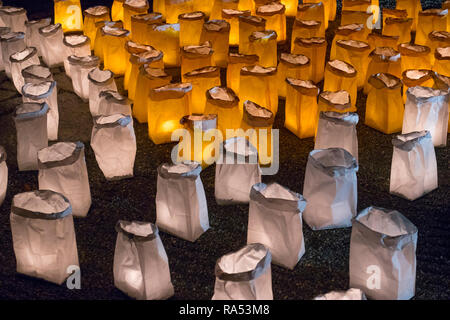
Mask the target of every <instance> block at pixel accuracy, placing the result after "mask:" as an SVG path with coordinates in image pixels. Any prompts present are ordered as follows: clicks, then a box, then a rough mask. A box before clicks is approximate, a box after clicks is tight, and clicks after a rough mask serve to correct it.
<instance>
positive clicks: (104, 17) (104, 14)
mask: <svg viewBox="0 0 450 320" xmlns="http://www.w3.org/2000/svg"><path fill="white" fill-rule="evenodd" d="M109 20H111V19H110V18H109V8H108V7H105V6H96V7H91V8H88V9H86V10H84V24H83V33H84V34H85V35H86V36H87V37H89V39H90V40H91V50H92V49H94V44H95V36H96V34H97V28H96V27H95V23H96V22H99V21H109Z"/></svg>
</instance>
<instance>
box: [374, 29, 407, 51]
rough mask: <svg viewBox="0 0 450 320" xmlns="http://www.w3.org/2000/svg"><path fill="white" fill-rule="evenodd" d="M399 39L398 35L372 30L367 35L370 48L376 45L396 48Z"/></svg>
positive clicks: (376, 46)
mask: <svg viewBox="0 0 450 320" xmlns="http://www.w3.org/2000/svg"><path fill="white" fill-rule="evenodd" d="M399 39H400V37H399V36H386V35H383V34H380V33H377V32H372V33H370V34H369V35H368V36H367V43H368V44H369V45H370V48H371V49H372V50H374V49H375V48H378V47H390V48H397V45H398V44H399Z"/></svg>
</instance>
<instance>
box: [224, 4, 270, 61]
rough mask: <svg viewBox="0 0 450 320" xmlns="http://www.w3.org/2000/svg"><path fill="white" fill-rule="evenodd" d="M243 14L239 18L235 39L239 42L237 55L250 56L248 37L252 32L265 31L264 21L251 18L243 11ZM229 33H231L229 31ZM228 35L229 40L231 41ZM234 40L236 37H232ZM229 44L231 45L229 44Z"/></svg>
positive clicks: (260, 18)
mask: <svg viewBox="0 0 450 320" xmlns="http://www.w3.org/2000/svg"><path fill="white" fill-rule="evenodd" d="M243 12H244V14H243V15H241V16H239V18H238V19H239V21H238V25H237V27H238V29H239V35H238V37H237V39H238V42H239V53H241V54H247V55H248V54H250V39H249V37H250V36H251V34H252V33H253V32H256V31H264V30H266V19H264V18H262V17H256V16H251V15H249V14H248V12H247V11H243ZM230 32H231V31H230ZM231 37H232V35H231V33H230V40H231ZM234 37H235V38H236V36H234ZM230 44H232V43H231V42H230Z"/></svg>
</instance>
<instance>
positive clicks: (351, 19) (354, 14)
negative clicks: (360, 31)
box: [341, 10, 375, 35]
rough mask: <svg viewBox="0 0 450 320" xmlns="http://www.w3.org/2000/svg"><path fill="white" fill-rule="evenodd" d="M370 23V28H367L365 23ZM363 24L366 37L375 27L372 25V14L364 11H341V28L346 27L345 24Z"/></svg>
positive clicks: (367, 25)
mask: <svg viewBox="0 0 450 320" xmlns="http://www.w3.org/2000/svg"><path fill="white" fill-rule="evenodd" d="M368 21H369V22H371V23H372V24H371V26H370V27H369V24H368V23H367V22H368ZM352 23H356V24H363V26H364V29H365V32H366V35H367V34H369V32H370V31H371V28H374V27H375V25H374V24H373V13H372V12H367V11H366V10H364V11H352V10H342V11H341V26H344V25H347V24H352Z"/></svg>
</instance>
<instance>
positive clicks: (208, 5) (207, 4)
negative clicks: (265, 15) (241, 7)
mask: <svg viewBox="0 0 450 320" xmlns="http://www.w3.org/2000/svg"><path fill="white" fill-rule="evenodd" d="M247 1H252V0H247ZM240 2H245V1H240ZM213 5H214V0H194V8H193V10H194V11H201V12H203V13H205V15H206V16H207V17H208V18H209V20H214V19H211V10H212V8H213Z"/></svg>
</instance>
